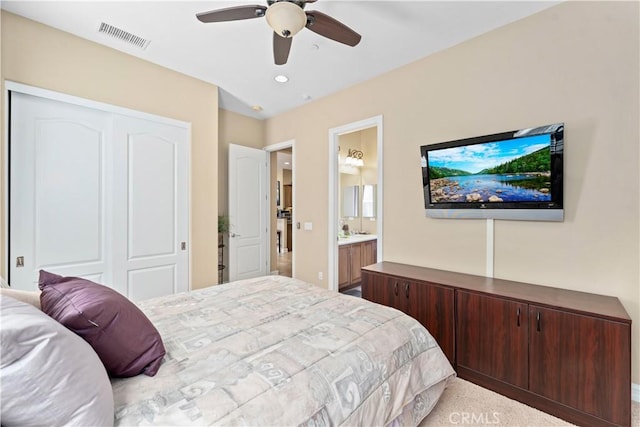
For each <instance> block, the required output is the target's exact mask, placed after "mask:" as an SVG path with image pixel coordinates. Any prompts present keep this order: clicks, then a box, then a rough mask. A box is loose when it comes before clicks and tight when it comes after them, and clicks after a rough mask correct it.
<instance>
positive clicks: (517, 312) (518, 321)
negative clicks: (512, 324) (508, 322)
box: [516, 307, 520, 328]
mask: <svg viewBox="0 0 640 427" xmlns="http://www.w3.org/2000/svg"><path fill="white" fill-rule="evenodd" d="M516 326H517V327H518V328H519V327H520V307H518V310H517V311H516Z"/></svg>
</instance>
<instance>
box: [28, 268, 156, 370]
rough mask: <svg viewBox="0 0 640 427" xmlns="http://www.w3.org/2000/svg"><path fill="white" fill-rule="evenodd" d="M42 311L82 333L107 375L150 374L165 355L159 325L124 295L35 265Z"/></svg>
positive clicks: (74, 330) (77, 332)
mask: <svg viewBox="0 0 640 427" xmlns="http://www.w3.org/2000/svg"><path fill="white" fill-rule="evenodd" d="M38 287H39V288H40V290H42V294H40V304H41V306H42V311H44V312H45V313H47V314H48V315H49V316H51V317H52V318H54V319H55V320H57V321H58V322H60V323H61V324H63V325H64V326H66V327H67V328H68V329H70V330H72V331H73V332H75V333H76V334H78V335H80V336H81V337H82V338H84V339H85V340H86V341H87V342H88V343H89V344H90V345H91V347H93V349H94V350H95V352H96V353H97V354H98V357H100V360H101V361H102V363H103V364H104V366H105V368H106V369H107V372H108V373H109V375H111V376H114V377H133V376H135V375H138V374H141V373H144V374H146V375H149V376H154V375H155V374H156V373H157V372H158V369H159V368H160V363H161V362H162V357H163V356H164V355H165V349H164V345H163V343H162V338H161V337H160V334H159V333H158V330H157V329H156V328H155V326H153V324H152V323H151V321H150V320H149V319H148V318H147V316H145V315H144V313H143V312H142V311H141V310H140V309H139V308H138V307H136V305H135V304H133V303H132V302H131V301H129V300H128V299H127V298H125V297H124V296H122V295H121V294H119V293H118V292H116V291H115V290H113V289H111V288H108V287H106V286H102V285H98V284H97V283H94V282H91V281H89V280H86V279H81V278H79V277H62V276H58V275H57V274H52V273H49V272H47V271H44V270H40V281H39V283H38Z"/></svg>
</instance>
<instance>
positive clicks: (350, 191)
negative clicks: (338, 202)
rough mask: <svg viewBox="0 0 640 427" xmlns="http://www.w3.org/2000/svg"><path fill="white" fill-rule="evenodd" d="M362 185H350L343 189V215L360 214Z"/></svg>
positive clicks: (355, 215) (354, 215) (353, 215)
mask: <svg viewBox="0 0 640 427" xmlns="http://www.w3.org/2000/svg"><path fill="white" fill-rule="evenodd" d="M359 202H360V186H359V185H349V186H346V187H344V188H343V190H342V216H343V217H352V218H355V217H357V216H359V215H360V213H359V212H358V207H359V205H360V203H359Z"/></svg>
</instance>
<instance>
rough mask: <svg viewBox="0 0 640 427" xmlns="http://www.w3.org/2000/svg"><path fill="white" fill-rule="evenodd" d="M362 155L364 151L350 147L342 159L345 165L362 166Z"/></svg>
mask: <svg viewBox="0 0 640 427" xmlns="http://www.w3.org/2000/svg"><path fill="white" fill-rule="evenodd" d="M363 156H364V153H363V152H362V151H360V150H354V149H352V148H350V149H349V152H348V153H347V158H346V159H345V160H344V164H345V165H347V166H357V167H362V166H364V160H362V157H363Z"/></svg>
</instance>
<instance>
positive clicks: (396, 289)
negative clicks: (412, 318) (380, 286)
mask: <svg viewBox="0 0 640 427" xmlns="http://www.w3.org/2000/svg"><path fill="white" fill-rule="evenodd" d="M395 293H396V296H398V281H397V280H396V285H395Z"/></svg>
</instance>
